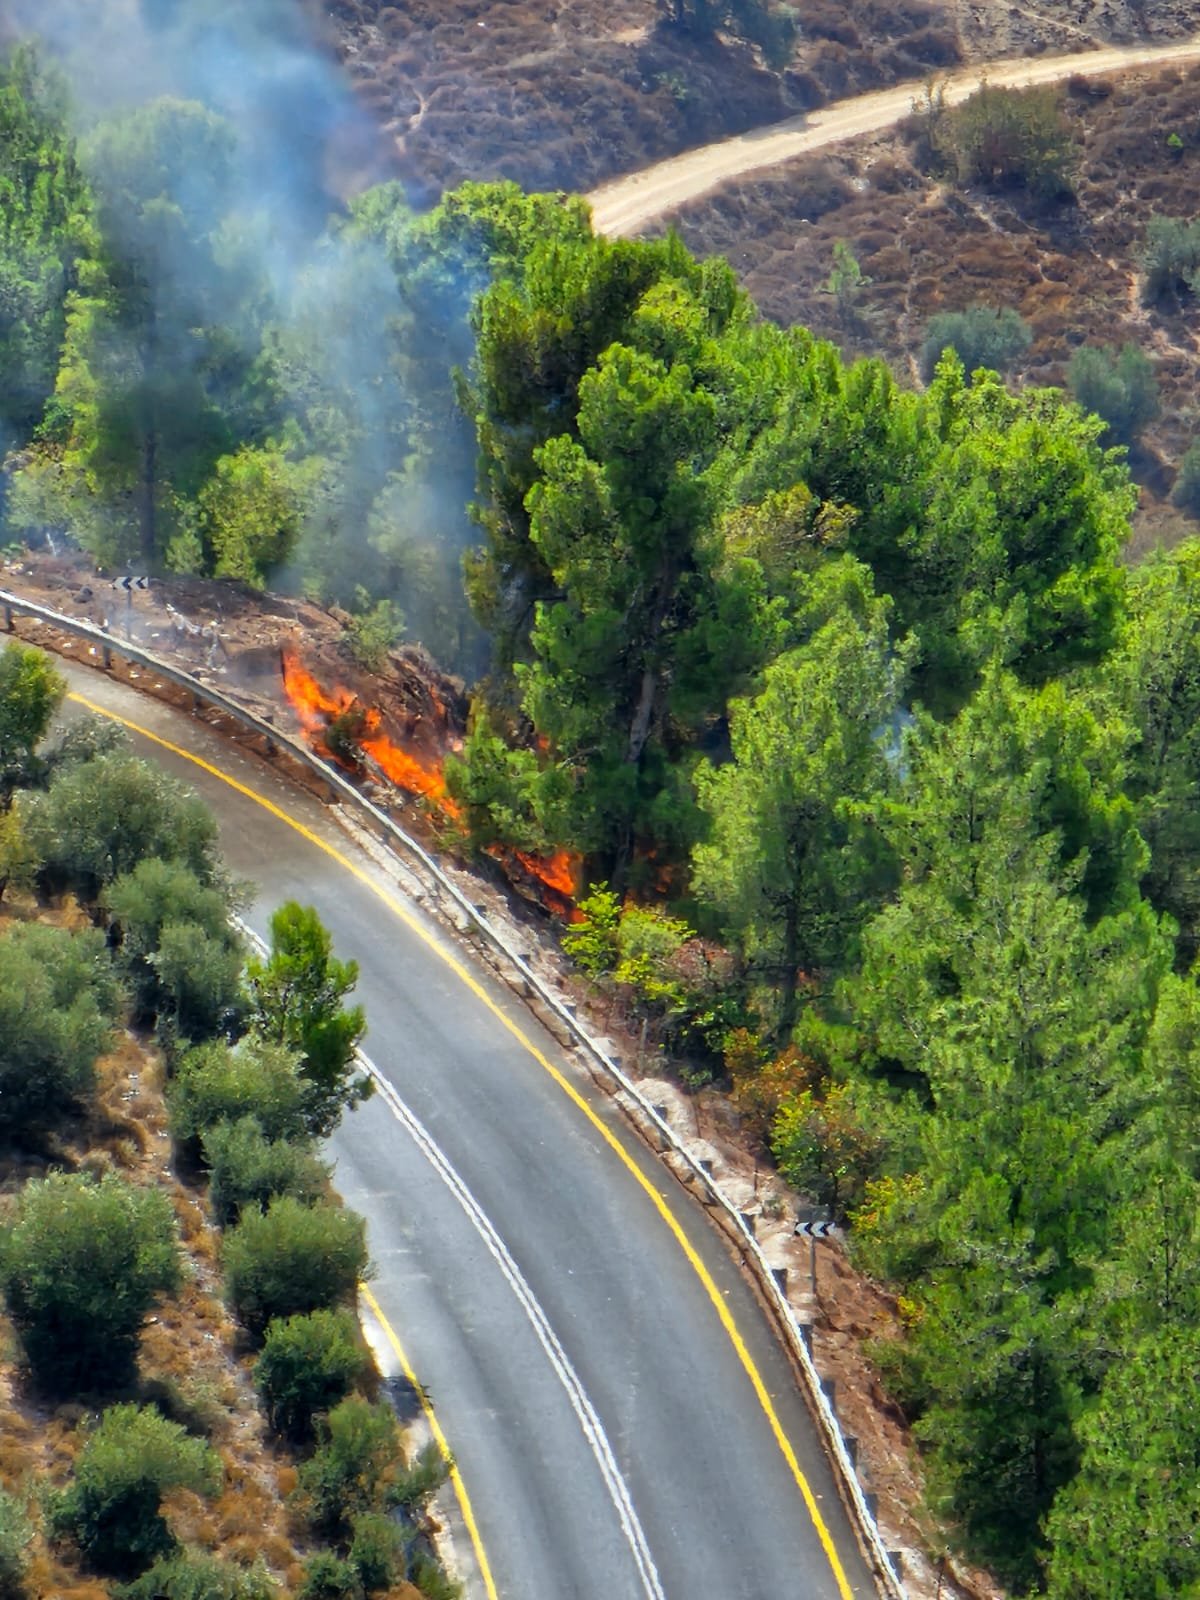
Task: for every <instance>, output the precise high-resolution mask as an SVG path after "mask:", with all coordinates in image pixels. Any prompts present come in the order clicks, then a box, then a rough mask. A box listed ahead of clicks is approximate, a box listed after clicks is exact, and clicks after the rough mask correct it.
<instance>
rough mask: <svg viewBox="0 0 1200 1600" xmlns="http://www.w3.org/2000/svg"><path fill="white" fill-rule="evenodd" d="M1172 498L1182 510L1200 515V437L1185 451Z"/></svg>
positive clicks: (1194, 515)
mask: <svg viewBox="0 0 1200 1600" xmlns="http://www.w3.org/2000/svg"><path fill="white" fill-rule="evenodd" d="M1171 499H1172V500H1174V502H1175V504H1176V505H1177V506H1179V507H1180V508H1181V510H1183V511H1190V512H1191V514H1192V516H1193V517H1200V439H1193V441H1192V442H1191V444H1190V445H1188V447H1187V450H1186V451H1185V452H1184V456H1183V460H1182V461H1181V462H1180V463H1179V476H1178V477H1177V478H1176V479H1175V487H1174V489H1173V490H1172V491H1171Z"/></svg>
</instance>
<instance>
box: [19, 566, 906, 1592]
mask: <svg viewBox="0 0 1200 1600" xmlns="http://www.w3.org/2000/svg"><path fill="white" fill-rule="evenodd" d="M0 606H2V607H3V609H4V627H5V631H6V632H9V633H11V632H12V631H13V617H14V616H25V617H30V618H33V619H34V620H36V621H39V622H44V623H46V624H47V625H49V626H51V627H54V628H58V629H61V630H62V631H63V632H65V633H70V634H74V635H75V637H76V638H80V639H86V640H88V641H89V642H90V643H92V644H93V645H97V646H99V648H100V655H101V661H102V662H103V665H104V667H105V668H107V667H109V666H110V664H111V659H112V657H113V656H114V655H118V656H120V657H122V659H124V660H126V661H131V662H133V663H135V664H136V665H138V666H142V667H147V668H149V669H150V670H151V671H152V672H155V673H157V674H158V675H159V676H160V677H161V678H165V679H166V680H167V682H168V683H173V684H175V685H176V686H177V687H178V688H181V689H186V690H187V691H188V693H189V694H190V695H191V696H192V697H193V705H196V704H198V703H200V702H205V703H207V704H208V705H210V706H212V707H213V708H214V709H216V710H218V711H221V712H223V713H224V714H225V715H226V716H229V717H232V718H233V719H234V720H235V721H237V722H240V723H241V724H242V726H243V727H245V728H249V729H250V730H251V731H252V732H254V733H257V734H259V735H261V737H262V738H263V739H265V740H266V741H267V747H268V750H269V751H271V752H272V753H273V752H274V751H277V750H282V751H285V752H286V753H287V754H288V755H289V756H291V757H292V759H293V760H295V761H299V762H300V763H301V764H302V765H304V766H306V767H308V768H309V769H310V770H311V771H312V772H314V773H316V774H317V775H318V776H319V777H320V778H321V779H322V781H323V782H324V783H325V784H326V785H327V786H328V788H329V791H330V793H331V795H338V796H340V797H341V798H342V799H344V800H347V801H349V802H350V804H351V805H352V806H354V807H356V808H357V809H358V810H359V811H362V812H364V813H365V814H366V815H367V816H369V817H370V818H371V821H372V822H373V823H374V824H375V826H376V827H377V828H378V830H379V831H380V832H381V833H382V834H383V836H384V838H385V839H386V840H388V841H389V842H390V843H393V844H396V845H399V846H400V848H401V849H402V850H403V851H404V853H405V855H407V856H409V857H410V858H412V859H413V860H415V861H416V862H418V863H419V864H420V866H421V868H422V869H423V871H424V873H425V874H426V875H427V876H428V878H429V879H430V881H431V882H432V884H433V885H434V886H435V888H436V889H437V890H438V891H439V892H440V893H442V894H443V895H445V896H446V898H447V899H448V900H449V901H450V902H451V903H452V904H453V905H454V907H455V908H456V909H457V911H458V912H459V914H460V915H461V916H463V917H465V918H466V919H467V922H468V924H469V925H473V926H474V927H475V928H476V929H477V930H478V931H479V932H480V933H481V934H482V935H483V937H484V939H485V940H486V941H487V942H488V943H489V944H491V945H492V947H493V948H494V949H495V950H496V951H497V952H498V953H499V954H500V956H501V957H502V958H503V959H504V961H505V962H507V963H508V965H509V966H510V967H512V968H513V969H514V970H515V971H516V972H517V973H518V975H519V977H520V979H521V983H522V986H523V987H524V988H525V991H526V993H527V994H529V995H536V996H537V998H538V999H539V1000H540V1001H541V1003H542V1004H543V1005H544V1006H546V1007H547V1009H548V1010H550V1011H551V1012H552V1013H553V1014H554V1016H555V1017H556V1018H557V1019H558V1021H559V1022H560V1023H561V1024H562V1025H563V1027H564V1028H566V1029H567V1030H568V1032H569V1033H570V1034H571V1035H572V1036H573V1037H574V1038H575V1039H576V1041H577V1042H578V1044H579V1045H580V1047H581V1048H582V1049H583V1051H584V1052H585V1053H586V1054H587V1055H588V1056H589V1057H590V1058H591V1060H592V1061H593V1062H594V1063H595V1065H596V1066H598V1067H599V1068H600V1070H601V1072H602V1073H603V1074H604V1075H605V1076H606V1077H607V1078H608V1079H609V1080H610V1081H611V1082H612V1083H613V1084H615V1085H616V1086H617V1087H618V1088H619V1089H620V1090H621V1092H622V1093H623V1094H624V1095H625V1096H626V1097H627V1098H628V1100H629V1101H631V1102H632V1104H633V1105H634V1106H635V1107H636V1109H637V1114H638V1117H639V1118H640V1119H642V1120H643V1121H644V1122H645V1123H647V1124H648V1125H649V1126H650V1127H651V1128H652V1129H653V1130H654V1133H655V1134H656V1135H657V1137H658V1139H659V1140H660V1141H661V1142H662V1144H663V1145H665V1146H666V1147H667V1148H668V1149H670V1150H671V1151H672V1153H673V1154H674V1155H675V1156H676V1157H677V1158H678V1159H679V1160H680V1161H681V1162H682V1163H683V1164H684V1166H685V1167H686V1168H687V1172H688V1176H689V1178H690V1179H691V1181H692V1182H693V1183H694V1184H695V1185H697V1186H698V1187H699V1188H700V1189H701V1190H702V1191H703V1194H704V1195H705V1196H706V1198H707V1200H708V1202H709V1203H710V1204H711V1205H713V1206H714V1207H716V1208H717V1209H719V1210H721V1211H722V1212H724V1214H725V1218H726V1221H727V1223H728V1225H729V1227H730V1228H731V1229H732V1230H733V1233H734V1236H735V1238H736V1239H737V1242H738V1246H739V1248H740V1251H741V1254H742V1257H743V1259H744V1260H745V1261H746V1263H747V1265H748V1266H749V1267H750V1268H751V1270H752V1271H753V1273H754V1276H755V1279H756V1280H757V1284H758V1288H759V1291H760V1293H761V1294H762V1295H763V1296H764V1297H765V1299H766V1300H767V1302H768V1304H769V1305H770V1306H771V1309H772V1310H773V1312H774V1313H775V1318H776V1321H777V1323H778V1325H779V1327H780V1329H781V1330H782V1332H783V1335H784V1339H785V1342H786V1344H787V1348H788V1351H789V1353H790V1354H791V1356H792V1358H793V1359H794V1360H795V1362H796V1363H797V1365H798V1366H799V1367H800V1370H801V1371H802V1372H803V1374H804V1379H805V1384H806V1386H807V1389H808V1398H809V1401H810V1404H811V1407H812V1409H813V1411H814V1413H815V1414H816V1416H817V1418H818V1420H819V1422H820V1425H821V1429H822V1432H823V1433H824V1435H825V1441H826V1444H827V1446H828V1449H829V1453H830V1455H831V1456H832V1457H833V1460H834V1462H835V1464H836V1466H837V1469H838V1474H839V1476H840V1478H841V1481H842V1487H843V1489H844V1491H845V1494H846V1498H847V1499H848V1501H849V1502H850V1506H851V1508H852V1510H853V1512H854V1515H855V1517H856V1519H857V1521H858V1524H859V1527H860V1529H861V1532H862V1535H863V1538H864V1539H865V1541H866V1544H867V1547H868V1549H869V1551H870V1552H871V1555H872V1557H873V1562H874V1565H875V1567H876V1575H877V1577H878V1578H879V1580H880V1581H881V1583H882V1584H883V1587H884V1589H885V1591H886V1592H887V1594H888V1595H889V1596H891V1597H892V1600H907V1595H906V1593H905V1589H904V1585H903V1582H902V1579H901V1576H900V1574H899V1573H898V1572H897V1571H896V1570H895V1568H894V1567H893V1565H892V1559H891V1556H890V1554H889V1552H888V1550H887V1548H886V1547H885V1545H884V1543H883V1539H882V1537H881V1536H880V1532H879V1527H878V1524H877V1523H876V1521H875V1516H874V1513H873V1511H872V1509H871V1507H870V1506H869V1505H868V1503H867V1498H866V1495H865V1493H864V1491H863V1487H862V1485H861V1484H860V1483H859V1481H858V1473H857V1471H856V1470H855V1465H854V1462H853V1460H852V1459H851V1456H850V1452H849V1450H848V1449H847V1447H846V1440H845V1437H844V1435H843V1433H842V1430H841V1425H840V1424H839V1422H838V1420H837V1416H836V1414H835V1412H834V1410H833V1406H832V1405H831V1403H830V1400H829V1397H828V1395H827V1394H826V1392H825V1389H824V1388H823V1386H822V1383H821V1378H820V1375H819V1373H818V1372H817V1369H816V1366H815V1365H814V1364H813V1359H812V1355H811V1353H810V1351H809V1348H808V1345H807V1344H806V1342H805V1340H804V1338H803V1336H802V1334H801V1331H800V1327H799V1325H798V1323H797V1321H796V1317H795V1314H794V1312H793V1311H792V1308H791V1306H790V1304H789V1303H788V1301H787V1298H786V1297H785V1295H784V1294H783V1292H782V1290H781V1289H780V1286H779V1283H778V1280H777V1279H776V1277H775V1275H774V1273H773V1272H772V1270H771V1268H770V1266H769V1265H768V1263H767V1259H766V1256H765V1255H764V1254H763V1251H762V1247H761V1245H760V1244H759V1243H758V1241H757V1240H756V1239H755V1237H754V1235H753V1234H752V1233H751V1231H750V1229H749V1227H748V1226H747V1224H746V1221H745V1219H744V1218H743V1216H742V1214H741V1212H740V1211H739V1210H738V1209H737V1207H736V1206H735V1205H734V1204H733V1203H732V1202H731V1201H730V1200H729V1199H728V1198H727V1197H726V1195H725V1193H724V1191H723V1190H722V1189H721V1187H720V1185H719V1184H718V1183H716V1182H715V1181H714V1179H713V1177H712V1174H711V1173H710V1172H708V1171H707V1170H706V1169H705V1168H704V1167H703V1166H701V1164H700V1163H699V1162H698V1161H697V1160H696V1159H695V1158H694V1157H693V1156H692V1155H691V1153H690V1152H689V1151H688V1150H687V1148H686V1146H685V1145H684V1144H683V1143H682V1142H681V1141H680V1139H679V1138H678V1137H677V1136H676V1134H675V1132H674V1130H673V1129H672V1128H671V1126H670V1124H669V1123H668V1122H667V1121H666V1119H665V1118H664V1117H663V1116H661V1115H660V1114H659V1112H657V1111H656V1110H655V1108H654V1107H653V1106H652V1105H651V1104H650V1102H649V1101H648V1100H646V1099H645V1098H644V1097H643V1095H642V1094H641V1092H640V1091H639V1089H638V1088H637V1086H636V1084H634V1082H633V1080H632V1079H631V1078H629V1077H628V1076H627V1075H626V1073H625V1072H623V1071H622V1069H621V1067H620V1066H619V1065H618V1063H617V1062H616V1061H614V1060H613V1059H612V1057H611V1056H610V1055H609V1054H608V1053H607V1051H605V1050H603V1049H602V1048H601V1047H600V1045H599V1044H598V1043H597V1041H596V1040H595V1039H594V1038H593V1037H592V1036H591V1034H589V1033H588V1031H587V1030H586V1029H585V1028H582V1027H581V1026H580V1025H579V1022H578V1021H577V1020H576V1018H575V1017H574V1015H573V1014H572V1013H571V1011H570V1010H569V1009H568V1008H567V1007H566V1006H565V1005H564V1004H563V1002H562V1001H561V1000H560V999H559V998H558V996H557V995H555V994H554V992H553V991H552V990H550V989H548V988H547V987H546V985H545V984H544V983H543V982H542V981H541V979H540V978H539V977H538V976H537V974H536V973H535V972H534V971H533V970H532V968H531V967H530V966H529V965H528V964H527V963H526V962H525V960H524V959H523V958H522V957H521V955H520V954H519V953H518V952H517V951H515V950H513V949H511V948H510V947H509V945H508V943H507V941H506V940H505V939H504V938H503V936H502V935H501V934H500V933H499V932H498V931H497V930H496V929H495V928H494V927H493V926H492V925H491V923H490V922H489V921H488V919H487V918H486V917H485V916H484V915H483V914H482V912H480V910H479V909H478V907H476V906H474V905H473V904H472V903H471V901H470V900H468V899H467V897H466V895H464V894H463V893H462V891H461V890H460V889H459V888H458V887H457V886H456V885H455V884H453V883H452V882H451V881H450V879H449V878H448V877H447V876H446V874H445V873H444V872H443V871H442V869H441V868H440V867H439V866H438V864H437V862H436V861H435V859H434V858H433V856H431V855H430V854H429V852H428V851H427V850H426V849H425V848H424V846H423V845H421V844H419V843H418V842H417V840H416V839H414V838H412V836H411V835H410V834H408V833H406V832H405V831H404V829H403V828H402V827H401V826H400V825H399V823H397V822H394V821H393V820H392V818H391V817H389V816H388V815H387V813H386V812H384V811H381V810H380V809H379V807H378V806H376V805H374V804H373V803H372V802H371V801H370V800H368V799H367V798H366V796H365V795H363V794H362V793H360V791H359V790H358V789H357V788H356V787H355V786H354V784H353V783H351V782H350V780H349V779H348V778H347V777H345V775H344V774H343V773H341V772H339V771H338V770H337V768H336V767H331V766H330V765H329V764H328V762H325V761H322V760H321V758H320V757H319V756H317V755H314V754H313V752H312V751H311V750H310V749H308V747H307V746H306V745H304V744H301V743H300V741H299V740H297V739H293V738H292V737H291V736H290V735H289V734H287V733H283V732H281V731H280V729H278V728H277V727H275V726H274V725H273V724H272V723H270V722H267V721H266V720H265V719H264V718H262V717H259V716H256V715H255V714H254V712H252V711H248V710H246V708H245V707H244V706H240V705H238V704H237V702H236V701H234V700H231V699H230V698H229V696H228V695H226V694H222V693H221V691H220V690H219V689H215V688H213V687H212V686H211V685H209V684H206V683H202V682H200V680H199V679H198V678H193V677H192V676H191V675H190V674H189V673H186V672H182V671H181V670H180V669H179V668H178V667H175V666H172V665H171V663H170V662H169V661H164V660H163V659H162V658H161V657H160V656H156V655H154V654H153V653H152V652H151V651H149V650H143V649H141V648H140V647H139V646H137V645H134V644H130V643H128V642H127V641H125V640H118V639H114V638H113V637H112V636H111V634H109V633H106V632H105V631H104V630H103V629H102V628H98V627H96V626H95V624H94V623H90V622H83V621H80V620H79V619H78V618H76V617H67V616H63V615H62V614H61V613H59V612H57V611H52V610H50V608H49V607H48V606H41V605H37V604H35V603H34V602H33V601H31V600H24V599H22V598H21V596H20V595H17V594H12V593H10V592H8V591H7V590H4V589H0Z"/></svg>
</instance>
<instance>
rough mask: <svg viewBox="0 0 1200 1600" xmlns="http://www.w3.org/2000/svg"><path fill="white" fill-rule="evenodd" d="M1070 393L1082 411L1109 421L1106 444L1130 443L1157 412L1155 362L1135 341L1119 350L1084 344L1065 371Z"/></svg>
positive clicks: (1105, 438) (1151, 420) (1104, 440)
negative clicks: (1092, 412)
mask: <svg viewBox="0 0 1200 1600" xmlns="http://www.w3.org/2000/svg"><path fill="white" fill-rule="evenodd" d="M1067 382H1068V384H1069V385H1070V389H1071V393H1072V394H1073V395H1074V396H1075V398H1076V400H1078V401H1079V404H1080V405H1081V406H1082V407H1083V409H1084V410H1085V411H1094V412H1095V413H1096V415H1097V416H1098V417H1102V418H1103V420H1104V421H1105V422H1107V424H1108V432H1107V434H1106V435H1105V436H1104V439H1103V441H1102V442H1103V443H1106V444H1126V445H1128V444H1133V443H1134V442H1135V440H1136V439H1137V437H1138V435H1139V434H1140V433H1141V431H1142V429H1143V428H1144V427H1145V426H1146V424H1147V423H1148V422H1153V420H1154V418H1155V417H1156V416H1157V415H1158V381H1157V379H1156V378H1155V376H1154V363H1153V362H1152V361H1151V360H1150V357H1149V356H1148V355H1146V354H1145V352H1144V351H1142V350H1140V349H1139V348H1138V346H1137V345H1136V344H1124V345H1122V346H1121V348H1120V350H1119V351H1118V350H1114V349H1112V348H1111V347H1109V346H1107V345H1103V346H1102V345H1083V346H1081V347H1080V348H1079V349H1078V350H1077V351H1076V352H1075V354H1074V355H1073V356H1072V357H1071V365H1070V368H1069V370H1068V373H1067Z"/></svg>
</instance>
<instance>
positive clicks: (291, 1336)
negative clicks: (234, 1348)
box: [254, 1310, 367, 1439]
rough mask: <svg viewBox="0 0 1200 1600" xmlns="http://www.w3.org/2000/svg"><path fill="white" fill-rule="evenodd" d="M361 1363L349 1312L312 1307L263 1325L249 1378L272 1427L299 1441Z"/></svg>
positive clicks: (363, 1357) (353, 1379)
mask: <svg viewBox="0 0 1200 1600" xmlns="http://www.w3.org/2000/svg"><path fill="white" fill-rule="evenodd" d="M366 1366H367V1357H366V1353H365V1352H364V1350H363V1347H362V1342H361V1338H360V1336H359V1331H358V1325H357V1323H356V1321H355V1319H354V1317H353V1316H352V1315H351V1314H350V1312H348V1311H343V1310H335V1311H312V1312H309V1313H308V1314H307V1315H306V1316H295V1317H284V1318H281V1319H277V1320H276V1321H274V1322H271V1323H269V1324H268V1326H267V1332H266V1337H265V1338H264V1340H263V1347H262V1354H261V1355H260V1356H259V1358H258V1361H257V1363H256V1364H255V1368H254V1378H255V1382H256V1383H257V1384H258V1388H259V1392H260V1393H261V1394H262V1397H263V1404H264V1405H265V1406H266V1409H267V1416H268V1418H269V1419H270V1423H271V1426H272V1427H273V1428H275V1429H277V1430H278V1431H279V1432H280V1433H284V1434H287V1435H288V1436H289V1437H291V1438H295V1439H304V1438H307V1437H308V1435H309V1434H310V1433H311V1432H312V1428H313V1419H314V1418H315V1417H316V1416H317V1415H318V1414H319V1413H321V1412H325V1411H328V1410H330V1408H331V1407H332V1406H335V1405H337V1403H338V1402H339V1401H340V1400H342V1399H344V1398H345V1396H346V1395H347V1394H348V1393H349V1391H350V1390H351V1389H352V1388H353V1387H354V1385H355V1383H356V1382H357V1381H358V1379H359V1378H360V1377H361V1376H362V1374H363V1373H364V1371H365V1370H366Z"/></svg>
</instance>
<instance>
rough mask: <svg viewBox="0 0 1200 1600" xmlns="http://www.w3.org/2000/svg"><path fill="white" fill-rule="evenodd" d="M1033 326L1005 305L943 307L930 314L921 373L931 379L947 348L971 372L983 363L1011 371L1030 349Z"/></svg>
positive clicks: (997, 370)
mask: <svg viewBox="0 0 1200 1600" xmlns="http://www.w3.org/2000/svg"><path fill="white" fill-rule="evenodd" d="M1032 340H1033V330H1032V329H1031V328H1030V326H1029V324H1028V323H1027V322H1026V321H1025V320H1024V318H1022V317H1020V316H1018V314H1017V313H1016V312H1015V311H1014V310H1013V309H1012V307H1011V306H1005V307H1004V308H1003V310H999V311H997V310H995V309H994V308H993V307H991V306H971V307H970V308H969V309H968V310H966V311H939V312H937V314H936V315H935V316H932V317H930V319H929V325H928V327H927V328H926V330H925V338H924V341H923V343H922V345H921V376H922V377H923V378H924V379H925V381H926V382H927V383H928V381H929V379H930V378H931V377H932V376H933V374H934V371H935V370H936V368H937V364H938V362H939V361H940V360H941V358H942V354H943V352H944V351H945V350H948V349H949V350H953V351H954V353H955V355H956V356H957V357H958V359H959V360H960V361H961V362H962V365H963V370H964V371H965V372H966V373H967V374H968V375H970V374H971V373H973V372H977V371H978V370H979V368H980V367H986V368H988V369H989V370H990V371H992V372H1007V371H1008V369H1009V368H1010V367H1011V366H1012V364H1013V363H1014V362H1015V361H1016V360H1017V358H1018V357H1019V356H1021V355H1023V354H1024V352H1025V351H1026V350H1028V348H1029V346H1030V344H1031V342H1032Z"/></svg>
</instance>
